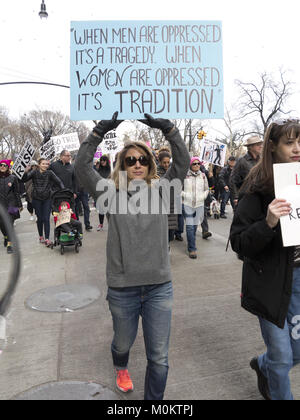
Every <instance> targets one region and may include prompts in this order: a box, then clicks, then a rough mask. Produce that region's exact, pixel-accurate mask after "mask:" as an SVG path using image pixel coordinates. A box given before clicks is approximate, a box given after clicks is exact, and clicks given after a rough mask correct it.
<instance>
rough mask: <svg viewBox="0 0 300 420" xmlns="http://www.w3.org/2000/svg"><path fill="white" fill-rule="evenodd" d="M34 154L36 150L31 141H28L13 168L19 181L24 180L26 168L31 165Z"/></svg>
mask: <svg viewBox="0 0 300 420" xmlns="http://www.w3.org/2000/svg"><path fill="white" fill-rule="evenodd" d="M34 153H35V148H34V147H33V146H32V144H31V143H30V141H29V140H27V141H26V143H25V144H24V146H23V148H22V150H21V152H20V154H19V155H18V157H17V159H16V160H15V162H14V166H13V168H12V170H13V172H14V173H15V175H16V176H17V177H18V178H19V179H22V178H23V175H24V172H25V169H26V166H27V165H29V164H30V162H31V160H32V157H33V155H34Z"/></svg>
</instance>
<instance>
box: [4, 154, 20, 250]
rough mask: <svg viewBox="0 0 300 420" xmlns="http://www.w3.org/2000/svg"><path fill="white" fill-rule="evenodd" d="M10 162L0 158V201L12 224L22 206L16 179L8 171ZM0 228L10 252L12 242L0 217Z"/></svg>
mask: <svg viewBox="0 0 300 420" xmlns="http://www.w3.org/2000/svg"><path fill="white" fill-rule="evenodd" d="M10 164H11V161H10V160H0V203H1V204H2V206H3V207H4V208H5V209H7V212H8V215H9V220H10V221H11V224H13V223H14V221H15V220H16V219H19V218H20V211H22V210H23V206H22V201H21V197H20V194H19V183H18V179H17V177H16V176H15V175H12V174H11V173H10ZM0 229H1V232H2V234H3V236H4V246H5V247H6V250H7V253H8V254H11V253H12V252H13V249H12V244H11V241H10V238H9V237H8V234H7V232H6V229H5V226H4V224H3V222H2V220H1V219H0Z"/></svg>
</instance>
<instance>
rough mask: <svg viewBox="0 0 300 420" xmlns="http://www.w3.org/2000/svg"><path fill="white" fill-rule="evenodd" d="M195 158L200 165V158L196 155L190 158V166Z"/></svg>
mask: <svg viewBox="0 0 300 420" xmlns="http://www.w3.org/2000/svg"><path fill="white" fill-rule="evenodd" d="M195 160H198V161H199V162H200V165H201V159H200V158H199V157H198V156H194V157H192V159H191V162H190V166H192V163H193V162H195Z"/></svg>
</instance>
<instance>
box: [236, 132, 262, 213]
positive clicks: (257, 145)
mask: <svg viewBox="0 0 300 420" xmlns="http://www.w3.org/2000/svg"><path fill="white" fill-rule="evenodd" d="M262 144H263V141H262V139H261V138H260V137H259V136H252V137H249V138H248V139H247V141H246V144H245V145H246V146H247V153H246V154H245V156H243V157H241V158H240V159H238V161H237V162H236V164H235V166H234V168H233V170H232V173H231V176H230V190H231V194H232V196H233V200H234V204H235V205H237V202H238V196H239V190H240V188H241V186H242V185H243V182H244V180H245V179H246V176H247V175H248V173H249V172H250V169H251V168H253V166H255V165H256V164H257V163H258V161H259V158H260V155H261V152H262Z"/></svg>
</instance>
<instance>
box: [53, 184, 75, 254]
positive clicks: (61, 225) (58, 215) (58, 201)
mask: <svg viewBox="0 0 300 420" xmlns="http://www.w3.org/2000/svg"><path fill="white" fill-rule="evenodd" d="M70 193H71V192H69V191H67V190H62V191H58V192H57V193H54V194H53V196H52V199H53V207H52V210H53V211H52V214H53V216H54V223H55V230H54V240H55V241H54V246H56V245H60V247H61V254H63V253H64V247H65V246H71V245H75V251H76V252H79V247H80V246H81V245H82V224H81V222H80V221H79V220H77V219H76V216H75V214H74V212H73V210H72V208H71V206H72V204H74V203H73V201H74V199H73V193H71V194H70ZM57 210H58V211H57Z"/></svg>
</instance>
